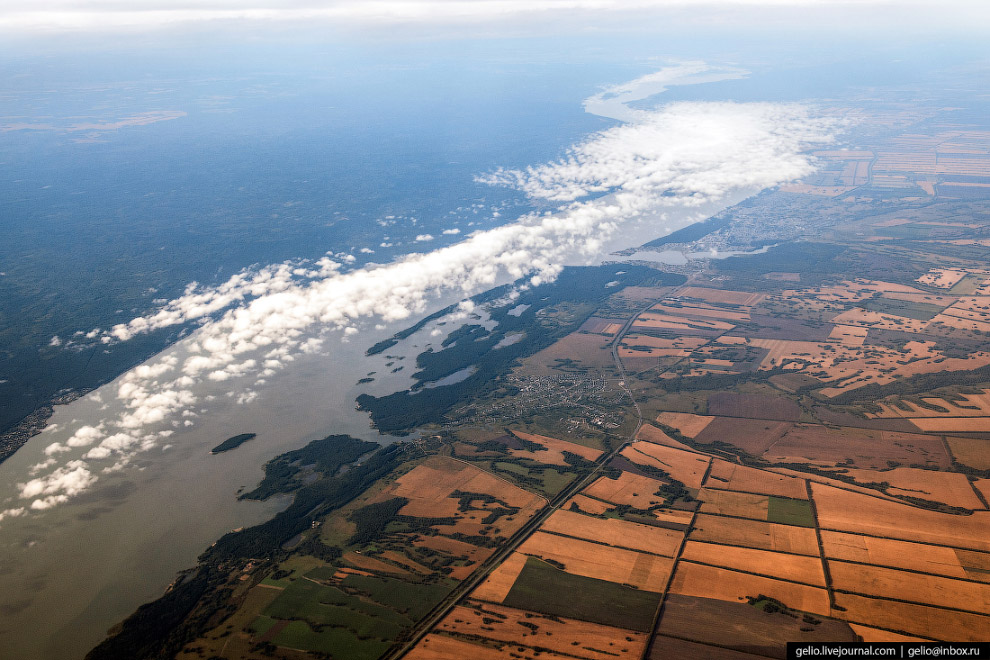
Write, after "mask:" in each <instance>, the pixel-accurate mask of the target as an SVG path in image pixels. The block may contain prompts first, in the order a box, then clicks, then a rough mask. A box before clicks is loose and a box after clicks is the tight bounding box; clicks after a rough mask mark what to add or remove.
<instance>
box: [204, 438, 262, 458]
mask: <svg viewBox="0 0 990 660" xmlns="http://www.w3.org/2000/svg"><path fill="white" fill-rule="evenodd" d="M257 435H258V434H257V433H241V434H239V435H235V436H234V437H232V438H227V439H226V440H224V441H223V442H221V443H220V444H219V445H217V446H216V447H214V448H213V449H211V450H210V453H211V454H222V453H223V452H225V451H230V450H231V449H237V448H238V447H240V446H241V445H243V444H244V443H245V442H247V441H248V440H252V439H253V438H254V437H255V436H257Z"/></svg>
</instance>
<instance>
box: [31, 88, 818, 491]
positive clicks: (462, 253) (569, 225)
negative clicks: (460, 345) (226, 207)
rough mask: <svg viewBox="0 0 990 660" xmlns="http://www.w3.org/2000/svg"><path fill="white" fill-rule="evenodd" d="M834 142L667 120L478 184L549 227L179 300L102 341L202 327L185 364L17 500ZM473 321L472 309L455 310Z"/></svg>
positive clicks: (713, 118) (158, 364)
mask: <svg viewBox="0 0 990 660" xmlns="http://www.w3.org/2000/svg"><path fill="white" fill-rule="evenodd" d="M835 130H836V123H835V121H834V120H831V119H827V118H823V117H820V116H817V115H816V114H814V113H813V112H812V111H811V110H810V109H809V108H807V107H804V106H800V105H778V104H762V103H751V104H742V103H676V104H671V105H668V106H666V107H664V108H662V109H660V110H657V111H654V112H649V113H646V114H644V115H643V116H641V117H638V119H637V120H636V121H635V122H631V123H627V124H623V125H619V126H616V127H614V128H611V129H608V130H606V131H602V132H599V133H596V134H594V135H592V136H590V137H589V138H588V139H587V140H585V141H583V142H582V143H580V144H578V145H575V146H574V147H573V148H572V149H571V150H570V151H569V152H568V154H567V155H566V157H565V158H563V159H561V160H560V161H558V162H554V163H546V164H542V165H536V166H533V167H530V168H526V169H524V170H497V171H495V172H492V173H489V174H485V175H482V176H481V177H479V179H480V180H482V181H484V182H486V183H490V184H493V185H510V186H514V187H517V188H519V189H520V190H522V191H524V192H525V193H526V194H528V195H529V196H531V197H533V198H535V199H543V200H551V201H554V202H556V203H557V204H558V208H557V210H556V211H555V212H553V213H533V214H529V215H525V216H523V217H521V218H519V219H518V220H517V221H516V222H513V223H510V224H505V225H502V226H499V227H496V228H493V229H489V230H486V231H477V232H474V233H472V234H471V235H469V236H467V237H466V238H464V239H463V240H461V241H460V242H458V243H455V244H452V245H448V246H445V247H442V248H440V249H436V250H433V251H430V252H425V253H420V254H409V255H406V256H405V257H402V258H399V259H397V260H396V261H394V262H392V263H390V264H386V265H376V264H369V265H368V266H365V267H362V268H355V269H353V270H349V271H345V270H344V269H342V267H341V266H340V264H339V263H337V262H335V261H334V260H333V259H331V258H329V257H326V258H324V259H321V260H319V261H318V262H315V263H303V262H298V261H296V262H291V263H286V264H276V265H273V266H269V267H267V268H263V269H260V270H257V271H253V272H244V273H238V274H237V275H235V276H233V277H232V278H230V279H229V280H228V281H227V282H225V283H223V284H221V285H220V286H218V287H213V288H208V287H202V286H199V285H197V284H195V283H193V284H190V286H189V287H187V289H186V292H185V294H184V295H182V296H180V297H178V298H176V299H174V300H170V301H168V302H166V303H165V304H164V305H162V306H161V307H160V308H159V309H157V310H156V311H154V312H152V313H150V314H148V315H145V316H141V317H137V318H134V319H131V320H130V321H128V322H127V323H124V324H121V325H118V326H116V327H114V328H112V329H111V330H109V331H105V332H104V334H103V336H102V340H103V341H105V342H108V343H114V342H118V341H126V340H127V339H129V338H131V337H134V336H136V335H138V334H141V333H146V332H151V331H153V330H155V329H159V328H165V327H170V326H174V325H177V324H183V323H188V322H195V321H198V322H201V323H202V327H201V328H200V329H199V330H198V331H197V332H196V333H195V334H194V335H192V336H191V337H190V338H189V339H187V340H186V341H185V342H184V343H183V346H182V350H181V351H174V352H173V353H171V354H168V355H166V356H163V357H160V358H158V359H157V360H153V361H152V362H150V363H149V364H146V365H142V366H140V367H138V368H136V369H133V370H131V371H130V372H128V373H127V374H125V375H124V376H122V377H121V378H120V379H119V380H118V382H117V384H116V398H117V404H118V405H119V406H120V407H121V408H122V409H123V412H121V413H120V414H119V415H118V416H117V417H116V418H115V419H108V420H104V422H103V423H102V424H100V425H90V426H84V427H81V428H79V429H77V430H76V432H75V433H74V434H73V435H72V437H71V438H69V439H68V440H66V441H65V442H63V443H59V442H56V443H53V444H51V445H49V447H48V448H47V449H46V450H45V453H46V455H47V457H48V458H49V459H52V458H56V457H60V458H61V461H64V464H63V465H62V467H56V468H54V469H52V471H51V472H49V473H48V474H47V475H46V476H41V477H38V478H36V479H33V480H31V481H29V482H27V483H25V484H21V485H20V489H21V497H22V498H24V499H30V500H32V501H31V503H30V507H31V508H32V509H36V510H37V509H44V508H47V507H50V506H54V505H56V504H58V503H60V502H63V501H66V500H67V499H68V498H70V497H72V496H73V495H74V494H76V493H78V492H80V491H81V490H84V489H85V488H88V487H90V486H91V485H92V484H93V483H94V482H95V481H96V478H97V477H96V476H94V474H93V472H94V471H95V470H96V468H95V467H91V465H90V463H92V462H101V461H113V462H114V463H113V465H112V466H111V469H117V468H116V467H114V466H118V465H122V463H121V462H124V463H126V462H127V461H128V460H130V458H131V457H132V456H134V455H135V454H137V453H139V452H143V451H147V450H148V449H150V448H152V447H157V446H160V444H161V443H162V442H163V441H164V438H165V437H167V436H166V435H164V434H163V433H162V432H161V429H163V428H165V427H166V426H168V425H172V426H174V427H179V425H180V420H181V424H184V425H185V426H191V425H192V424H193V422H192V421H191V420H190V419H189V418H190V417H194V416H195V415H196V412H195V410H196V409H197V408H198V407H201V403H200V400H199V397H198V396H197V394H196V391H197V386H198V384H200V383H209V382H211V381H214V382H225V381H236V380H237V379H249V381H248V382H256V381H257V379H258V378H259V377H260V378H264V377H267V376H270V375H272V374H274V373H275V372H276V371H277V370H279V369H281V368H283V367H284V366H285V365H286V364H287V363H290V362H292V361H293V359H294V356H295V355H298V354H300V353H304V352H315V351H319V350H322V342H323V340H324V338H326V337H327V336H328V334H329V333H334V332H336V333H337V334H336V336H337V337H338V338H339V339H340V340H346V338H347V337H349V336H352V335H354V334H355V333H357V332H358V327H359V326H360V325H361V324H363V323H375V324H382V323H388V322H394V321H400V320H403V319H407V318H409V317H410V316H412V315H414V314H417V313H421V312H423V311H424V310H426V309H427V307H428V306H429V304H430V303H431V302H432V301H435V300H436V299H437V298H438V297H439V296H442V295H444V296H445V295H450V294H459V295H465V296H466V295H470V294H473V293H476V292H478V291H480V290H483V289H486V288H490V287H491V286H492V285H494V284H496V283H497V282H498V281H504V280H505V279H506V278H512V279H518V278H529V282H531V283H533V284H538V283H540V282H544V281H549V280H551V279H553V278H554V277H556V276H557V274H558V273H559V272H560V271H561V269H562V266H561V264H562V263H564V262H565V261H573V260H575V258H577V259H584V260H587V261H591V260H593V259H594V258H595V257H596V256H597V255H598V254H599V252H600V250H601V248H602V246H603V244H605V243H606V242H607V241H608V240H609V239H610V238H612V237H614V236H616V235H617V234H618V232H620V231H621V230H622V228H623V226H624V225H626V224H627V223H630V222H632V221H638V220H640V219H641V218H643V217H645V216H647V214H649V217H652V216H653V214H655V213H656V212H657V211H661V210H663V209H664V208H674V207H678V208H683V207H691V206H696V205H698V204H702V203H705V202H710V201H713V200H719V199H723V198H725V197H726V196H728V195H730V194H733V193H736V192H738V191H740V190H753V189H756V188H765V187H768V186H773V185H776V184H779V183H783V182H786V181H790V180H793V179H795V178H798V177H801V176H804V175H806V174H808V173H810V172H811V171H812V170H813V169H814V163H813V162H812V160H811V159H810V157H809V156H807V155H805V154H806V152H807V151H809V150H810V149H812V148H813V147H816V146H818V145H820V144H822V143H826V142H829V141H830V140H831V136H832V133H833V132H834V131H835ZM470 312H471V306H470V305H462V307H461V308H460V310H459V313H460V314H463V315H466V314H469V313H470ZM248 382H245V383H244V384H245V385H247V384H248ZM228 391H229V392H231V393H232V394H231V395H230V396H231V397H232V400H233V401H235V402H236V403H238V404H241V405H248V404H250V403H252V402H253V401H254V400H255V396H256V393H255V392H254V391H253V390H251V389H249V388H247V387H242V388H240V390H238V388H237V386H236V385H235V384H231V385H229V386H228ZM233 392H239V393H238V394H233ZM202 398H203V400H206V401H208V400H210V398H211V397H210V396H206V397H202ZM171 441H172V440H170V442H171ZM77 447H89V448H88V449H87V450H86V452H85V454H84V456H83V457H82V458H81V459H80V458H75V457H73V456H63V454H66V453H69V454H74V453H75V451H74V450H75V449H76V448H77ZM44 465H45V469H48V468H50V467H51V466H52V465H53V464H51V463H48V462H47V461H46V463H44ZM104 469H106V468H105V467H104Z"/></svg>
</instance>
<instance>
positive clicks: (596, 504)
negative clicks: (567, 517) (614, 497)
mask: <svg viewBox="0 0 990 660" xmlns="http://www.w3.org/2000/svg"><path fill="white" fill-rule="evenodd" d="M572 503H573V504H577V506H578V508H579V509H581V510H582V511H587V512H588V513H592V514H596V515H597V514H599V513H605V512H606V511H608V510H609V509H611V508H613V505H612V504H609V503H606V502H602V501H601V500H596V499H594V498H591V497H587V496H586V495H582V494H580V493H578V494H577V495H575V496H574V497H572V498H571V499H569V500H568V501H567V502H566V503H565V504H564V508H565V509H570V507H571V504H572Z"/></svg>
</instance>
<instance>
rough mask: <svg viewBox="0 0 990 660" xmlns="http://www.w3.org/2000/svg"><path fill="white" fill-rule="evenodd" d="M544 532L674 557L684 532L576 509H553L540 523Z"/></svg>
mask: <svg viewBox="0 0 990 660" xmlns="http://www.w3.org/2000/svg"><path fill="white" fill-rule="evenodd" d="M540 530H541V531H544V532H556V533H557V534H566V535H568V536H576V537H578V538H581V539H587V540H589V541H597V542H598V543H604V544H606V545H611V546H617V547H622V548H628V549H630V550H642V551H643V552H652V553H654V554H658V555H665V556H667V557H673V556H674V554H675V553H676V552H677V548H678V547H680V544H681V539H682V538H683V537H684V534H683V533H681V532H677V531H674V530H671V529H664V528H662V527H653V526H652V525H640V524H638V523H634V522H629V521H626V520H619V519H617V518H594V517H591V516H585V515H582V514H580V513H575V512H573V511H565V510H557V511H554V513H553V515H551V516H550V517H549V518H548V519H547V520H546V522H544V523H543V525H542V526H541V527H540Z"/></svg>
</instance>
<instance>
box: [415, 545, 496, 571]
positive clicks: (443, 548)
mask: <svg viewBox="0 0 990 660" xmlns="http://www.w3.org/2000/svg"><path fill="white" fill-rule="evenodd" d="M413 545H415V546H418V547H423V548H429V549H431V550H439V551H440V552H445V553H447V554H450V555H451V556H453V557H464V558H466V559H467V560H468V562H470V563H469V564H467V565H466V566H454V567H453V572H452V573H451V574H450V577H452V578H454V579H455V580H463V579H464V578H466V577H467V576H468V575H470V574H471V573H472V572H473V571H474V569H475V568H477V564H478V563H480V562H483V561H484V560H486V559H488V557H489V556H490V555H491V554H492V552H493V549H492V548H482V547H479V546H476V545H471V544H470V543H465V542H463V541H458V540H456V539H452V538H448V537H446V536H425V535H422V534H420V535H418V536H417V538H416V540H415V541H413Z"/></svg>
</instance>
